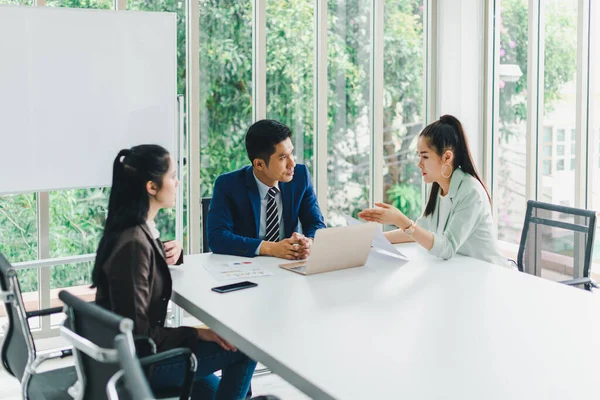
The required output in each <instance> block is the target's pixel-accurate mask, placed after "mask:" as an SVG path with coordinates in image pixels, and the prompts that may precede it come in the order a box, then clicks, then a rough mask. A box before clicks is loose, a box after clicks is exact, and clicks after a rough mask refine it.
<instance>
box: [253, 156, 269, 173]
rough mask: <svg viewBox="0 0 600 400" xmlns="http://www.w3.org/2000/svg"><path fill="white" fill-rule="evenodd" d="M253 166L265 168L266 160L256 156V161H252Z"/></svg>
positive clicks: (258, 168) (260, 168) (260, 169)
mask: <svg viewBox="0 0 600 400" xmlns="http://www.w3.org/2000/svg"><path fill="white" fill-rule="evenodd" d="M252 166H253V167H254V168H256V169H257V170H259V171H262V170H263V169H264V168H266V167H267V165H266V164H265V162H264V160H262V159H260V158H255V159H254V161H252Z"/></svg>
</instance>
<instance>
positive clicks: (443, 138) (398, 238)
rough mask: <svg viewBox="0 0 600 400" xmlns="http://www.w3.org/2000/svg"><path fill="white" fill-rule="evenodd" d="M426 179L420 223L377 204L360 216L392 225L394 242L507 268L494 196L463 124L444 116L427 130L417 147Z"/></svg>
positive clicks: (420, 137)
mask: <svg viewBox="0 0 600 400" xmlns="http://www.w3.org/2000/svg"><path fill="white" fill-rule="evenodd" d="M417 149H418V152H419V164H418V167H419V168H420V169H421V174H422V175H423V180H424V181H425V183H431V184H432V185H431V192H430V195H429V200H428V201H427V205H426V207H425V211H424V212H423V215H422V216H421V217H420V218H419V219H417V221H416V222H413V221H412V220H410V219H409V218H408V217H407V216H406V215H404V214H403V213H402V212H401V211H400V210H398V209H397V208H396V207H394V206H391V205H389V204H384V203H375V205H376V206H377V208H370V209H366V210H363V211H361V212H360V213H359V214H358V215H359V217H360V218H363V219H364V220H366V221H373V222H379V223H382V224H394V225H396V226H397V227H398V228H400V229H396V230H394V231H390V232H386V233H385V235H386V237H387V238H388V240H389V241H390V242H392V243H403V242H412V241H415V242H417V243H419V244H420V245H421V246H423V247H424V248H425V249H427V250H428V251H429V252H430V253H432V254H434V255H436V256H438V257H440V258H443V259H448V258H451V257H452V256H453V255H454V254H456V253H459V254H463V255H466V256H469V257H474V258H478V259H480V260H484V261H488V262H491V263H494V264H499V265H503V266H507V265H509V264H508V262H507V259H506V257H504V256H502V254H500V251H499V250H498V246H497V240H496V234H495V229H494V223H493V219H492V210H491V199H490V195H489V193H488V191H487V189H486V187H485V185H484V184H483V182H482V181H481V178H480V177H479V175H478V174H477V171H476V169H475V165H474V164H473V158H472V157H471V151H470V150H469V145H468V143H467V138H466V136H465V133H464V130H463V127H462V124H461V123H460V121H459V120H458V119H456V118H455V117H453V116H451V115H444V116H442V117H441V118H440V119H439V120H438V121H435V122H433V123H432V124H430V125H428V126H427V127H425V129H423V132H421V134H420V135H419V141H418V144H417Z"/></svg>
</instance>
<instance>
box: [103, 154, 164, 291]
mask: <svg viewBox="0 0 600 400" xmlns="http://www.w3.org/2000/svg"><path fill="white" fill-rule="evenodd" d="M169 164H170V157H169V152H168V151H167V150H166V149H165V148H163V147H161V146H158V145H154V144H144V145H140V146H135V147H132V148H131V149H123V150H121V151H119V154H117V157H116V158H115V160H114V162H113V175H112V188H111V190H110V197H109V199H108V214H107V216H106V224H105V226H104V233H103V234H102V238H101V239H100V244H99V245H98V250H97V252H96V261H95V263H94V270H93V272H92V287H98V286H104V285H105V284H107V282H106V278H105V277H104V274H103V273H102V271H101V268H102V266H103V265H104V263H105V262H106V260H107V259H108V258H109V257H110V255H111V253H112V251H113V250H114V245H115V243H116V242H117V239H118V238H119V236H120V234H121V233H122V232H123V231H124V230H126V229H128V228H131V227H133V226H136V225H140V224H143V223H145V222H146V219H147V218H148V210H149V208H150V197H149V195H148V191H147V189H146V184H147V183H148V182H149V181H152V182H154V184H155V185H156V186H157V187H158V189H160V188H161V187H162V182H163V177H164V175H165V174H166V173H167V172H168V171H169V166H170V165H169Z"/></svg>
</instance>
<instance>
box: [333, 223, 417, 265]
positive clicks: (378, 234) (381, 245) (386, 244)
mask: <svg viewBox="0 0 600 400" xmlns="http://www.w3.org/2000/svg"><path fill="white" fill-rule="evenodd" d="M344 218H346V222H347V223H348V225H356V224H362V222H360V221H359V220H357V219H356V218H353V217H351V216H349V215H344ZM371 246H373V247H375V248H376V249H378V250H383V251H385V252H387V253H391V255H394V256H396V257H399V258H402V259H404V260H408V257H406V256H405V255H404V254H402V252H400V250H398V249H397V248H396V246H394V245H393V244H391V243H390V241H389V240H387V238H386V237H385V236H384V235H383V232H382V231H381V230H379V229H377V230H376V231H375V237H374V238H373V242H372V243H371Z"/></svg>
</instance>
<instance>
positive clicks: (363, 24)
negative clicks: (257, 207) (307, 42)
mask: <svg viewBox="0 0 600 400" xmlns="http://www.w3.org/2000/svg"><path fill="white" fill-rule="evenodd" d="M328 9H329V11H328V17H329V21H328V30H329V32H328V39H327V40H328V58H329V71H328V72H329V78H328V79H329V93H328V98H327V101H328V105H329V107H328V109H329V115H328V147H327V150H328V163H327V164H328V165H327V182H328V187H329V193H328V196H327V199H328V203H327V208H328V223H329V224H330V225H339V224H344V220H343V217H342V214H343V213H346V214H351V215H353V216H356V214H357V213H358V212H359V211H360V210H361V209H363V208H365V207H366V206H367V205H368V204H369V202H368V199H369V190H370V189H371V187H370V185H371V182H370V179H369V163H370V157H369V155H370V145H371V132H370V127H369V80H370V79H371V76H370V71H369V57H370V54H371V53H370V52H371V46H370V43H371V41H370V27H369V19H370V9H371V1H367V0H356V1H352V2H346V1H341V0H332V1H329V2H328Z"/></svg>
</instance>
